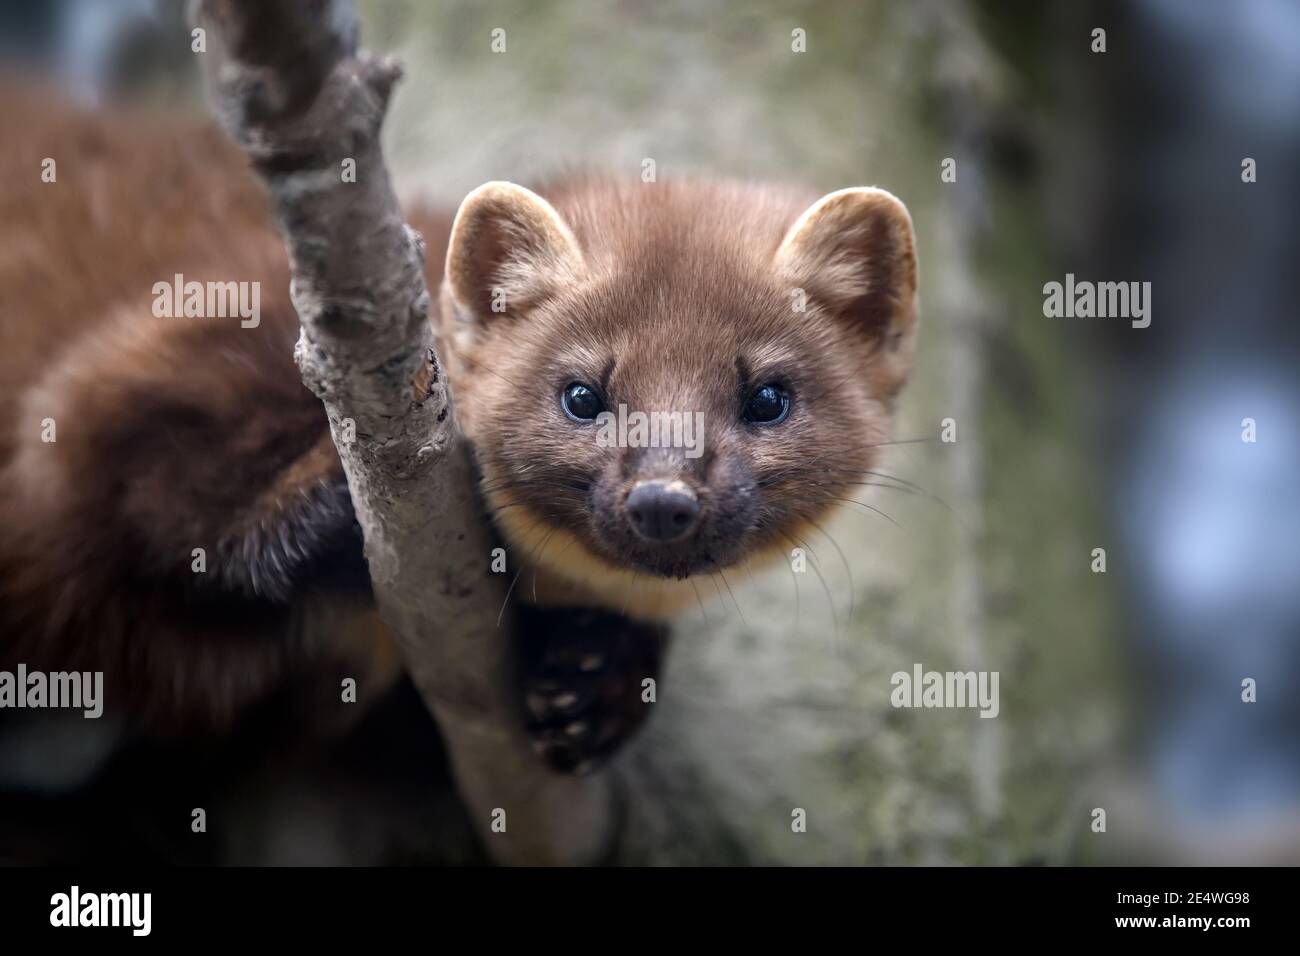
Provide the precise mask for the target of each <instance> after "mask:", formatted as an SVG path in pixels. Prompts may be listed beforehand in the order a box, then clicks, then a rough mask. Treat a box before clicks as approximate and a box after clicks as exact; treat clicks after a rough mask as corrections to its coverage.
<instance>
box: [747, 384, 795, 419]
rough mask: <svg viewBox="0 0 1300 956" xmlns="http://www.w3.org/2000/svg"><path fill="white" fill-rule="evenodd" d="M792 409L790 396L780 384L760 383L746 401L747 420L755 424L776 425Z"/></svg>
mask: <svg viewBox="0 0 1300 956" xmlns="http://www.w3.org/2000/svg"><path fill="white" fill-rule="evenodd" d="M789 411H790V396H789V395H787V394H786V393H785V389H783V388H782V387H781V386H780V385H760V386H759V387H758V388H756V389H754V392H753V394H751V395H750V396H749V401H747V402H746V403H745V410H744V412H743V413H742V414H743V415H744V417H745V421H747V422H753V423H754V424H755V425H775V424H776V423H777V422H780V421H783V420H784V419H785V416H786V415H787V414H788V413H789Z"/></svg>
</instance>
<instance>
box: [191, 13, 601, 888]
mask: <svg viewBox="0 0 1300 956" xmlns="http://www.w3.org/2000/svg"><path fill="white" fill-rule="evenodd" d="M196 23H197V24H198V25H199V26H202V27H203V28H204V29H205V30H206V31H207V41H208V53H207V54H206V55H205V56H204V59H205V61H206V62H205V63H204V72H205V75H206V79H207V84H208V89H209V95H210V98H211V99H212V101H213V104H214V107H215V110H216V112H217V114H218V116H219V117H220V118H221V120H222V122H223V124H224V125H225V127H226V129H227V130H229V132H230V133H231V134H232V135H233V136H234V138H235V139H236V140H237V141H238V142H239V143H240V144H241V145H242V146H243V148H244V149H245V150H246V151H247V153H248V155H249V157H250V158H251V160H252V162H253V165H254V167H255V168H256V169H257V171H258V172H259V174H260V175H261V177H262V179H263V181H264V182H265V184H266V187H267V190H268V192H269V193H270V197H271V202H272V206H273V208H274V210H275V214H276V217H277V220H278V222H279V224H280V228H281V231H282V233H283V235H284V239H285V242H286V244H287V246H288V249H289V255H290V258H291V264H292V272H293V283H292V286H291V295H292V298H293V303H294V306H295V308H296V309H297V311H298V316H299V318H300V320H301V323H302V334H301V337H300V339H299V341H298V346H297V350H296V358H297V361H298V367H299V369H300V370H301V371H302V376H303V381H304V382H306V383H307V385H308V386H309V387H310V388H311V389H312V390H313V391H314V392H315V393H316V394H317V395H318V396H319V397H320V398H321V400H322V401H323V402H324V404H325V409H326V411H327V413H328V415H329V420H330V429H331V432H332V434H333V436H334V442H335V444H336V445H337V446H338V449H339V454H340V455H341V457H342V459H343V467H344V470H345V471H346V473H347V479H348V487H349V488H350V489H351V492H352V501H353V504H354V506H355V508H356V513H357V519H358V521H359V522H360V524H361V528H362V531H363V533H364V535H365V542H366V557H367V559H368V561H369V564H370V575H371V579H372V581H373V583H374V591H375V596H376V600H377V601H378V604H379V610H380V613H381V614H382V615H383V617H384V620H385V621H386V622H387V623H388V625H389V626H390V627H391V628H392V629H393V631H394V632H395V633H396V635H397V638H398V641H399V643H400V644H401V646H402V649H403V653H404V655H405V658H406V663H407V666H408V669H409V670H410V672H411V675H412V677H413V679H414V681H415V684H416V686H417V687H418V688H419V690H420V692H421V694H422V695H423V697H424V700H425V702H426V704H427V705H428V707H429V709H430V710H431V711H432V713H433V715H434V717H435V719H436V720H437V722H438V725H439V727H440V728H441V730H442V733H443V736H444V738H445V740H446V743H447V747H448V750H449V752H450V754H451V759H452V764H453V771H454V773H455V775H456V779H457V786H458V788H459V790H460V793H461V796H462V798H463V799H464V800H465V802H466V804H467V806H468V808H469V812H470V814H471V816H472V817H473V819H474V821H475V823H476V825H477V826H478V827H479V828H480V832H481V833H482V834H483V836H484V841H485V843H486V845H487V847H488V850H489V851H490V852H491V853H492V854H493V855H494V856H495V858H496V859H498V860H501V861H503V862H526V863H582V862H589V861H592V860H594V859H595V858H597V857H598V856H599V855H600V854H601V853H602V852H603V850H604V848H605V847H606V845H607V844H608V842H609V839H610V836H611V831H612V829H613V820H612V813H611V809H610V807H611V801H610V793H609V787H610V783H609V779H610V778H609V777H607V776H606V775H604V774H598V775H596V776H593V777H587V778H579V777H564V776H558V775H555V774H552V773H551V772H550V771H548V770H547V769H546V768H545V767H544V766H543V765H542V763H541V761H540V760H538V759H537V758H536V757H535V756H534V754H533V752H532V749H531V746H530V744H529V741H528V739H527V737H526V735H525V733H524V718H523V715H522V713H521V712H520V703H519V701H518V694H517V692H516V690H515V688H516V686H517V685H516V682H515V675H514V666H515V661H514V653H513V648H512V641H511V639H510V635H511V628H512V617H511V615H510V612H509V609H508V608H507V610H506V614H505V616H504V617H503V618H502V620H501V622H500V624H498V614H499V612H500V609H501V607H502V604H503V602H504V601H505V600H506V594H505V588H504V586H503V582H502V581H501V576H499V575H494V574H492V573H491V571H490V568H489V554H490V549H491V547H492V539H491V536H490V532H489V528H488V525H487V522H486V519H485V518H484V516H483V507H482V503H481V501H480V498H479V495H478V491H477V487H476V484H475V476H474V472H473V467H472V464H471V460H470V456H469V453H468V448H467V447H466V442H465V440H464V438H463V437H462V435H461V433H460V430H459V428H458V427H457V424H456V417H455V415H454V412H453V406H452V396H451V395H450V393H449V391H448V382H447V379H446V376H445V375H444V374H443V373H442V370H441V366H440V364H439V361H438V356H437V353H436V345H435V341H434V337H433V332H432V327H431V325H430V323H429V319H428V311H429V306H430V298H429V293H428V290H427V289H426V288H425V282H424V272H423V268H422V265H423V255H424V247H423V242H422V241H421V239H420V237H419V236H418V234H417V233H415V232H414V231H413V230H411V229H410V228H409V227H407V226H406V225H405V223H404V222H403V220H402V215H401V210H400V208H399V207H398V205H397V200H396V198H395V197H394V195H393V191H392V188H391V186H390V184H389V180H388V171H387V169H386V167H385V164H384V157H383V153H382V151H381V148H380V142H379V132H380V127H381V125H382V123H383V119H384V113H385V110H386V107H387V102H388V96H389V93H390V91H391V90H392V87H393V84H394V83H395V82H396V80H397V79H398V77H399V74H400V71H399V69H398V67H397V65H396V64H395V63H394V62H393V61H392V60H389V59H387V58H382V57H373V56H371V55H369V54H367V53H365V52H364V51H359V50H358V47H357V42H358V41H357V36H358V30H357V26H356V20H355V17H354V15H353V12H352V8H351V4H350V3H349V2H347V0H200V2H199V3H198V8H197V16H196ZM349 159H350V160H354V161H355V164H356V165H355V169H356V175H355V181H354V182H352V181H345V177H344V176H343V175H342V170H343V163H344V161H345V160H349ZM268 414H274V410H273V409H268ZM347 420H351V421H352V422H355V435H356V439H355V441H348V440H347V435H348V431H349V429H348V428H346V427H345V426H346V423H347ZM497 808H500V809H502V810H505V811H506V831H505V832H504V833H497V832H493V831H492V829H491V823H492V813H493V811H494V810H495V809H497Z"/></svg>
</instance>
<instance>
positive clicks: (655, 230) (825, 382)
mask: <svg viewBox="0 0 1300 956" xmlns="http://www.w3.org/2000/svg"><path fill="white" fill-rule="evenodd" d="M546 194H547V198H543V197H542V196H540V195H538V194H536V193H533V192H531V191H529V190H527V189H524V188H523V187H520V186H516V185H513V184H511V183H502V182H494V183H487V184H486V185H484V186H481V187H479V188H478V189H476V190H474V192H472V193H471V194H470V195H469V196H468V197H467V198H466V199H465V201H464V203H463V204H462V205H461V208H460V211H459V213H458V215H457V217H456V222H455V225H454V227H453V230H452V235H451V240H450V245H449V247H448V254H447V268H446V276H445V282H444V286H443V295H442V307H443V315H444V328H443V332H444V337H445V344H444V350H445V351H446V352H448V353H449V354H448V359H449V363H448V364H449V369H450V372H451V376H452V386H453V396H454V398H455V401H456V411H457V414H458V415H459V416H460V420H461V422H462V425H463V427H464V429H465V431H466V434H467V435H468V436H469V438H470V440H471V441H472V443H473V444H474V447H475V450H476V453H477V457H478V461H479V463H480V468H481V470H482V475H483V482H484V490H485V493H486V496H487V498H488V501H489V502H490V504H491V506H492V509H493V512H494V514H495V517H496V520H497V522H498V524H499V526H500V528H501V529H502V532H503V534H504V536H505V537H506V539H507V541H508V543H510V545H511V546H512V552H513V554H514V558H515V560H516V562H518V563H521V564H523V565H524V566H528V567H534V568H541V569H543V571H544V572H545V573H546V574H548V575H551V576H553V577H555V578H558V579H560V580H562V581H568V582H570V583H572V584H575V585H576V586H577V588H578V590H579V591H580V592H583V593H587V594H591V595H592V596H595V597H597V598H599V597H601V596H602V595H604V596H606V597H608V598H609V599H611V600H613V601H618V600H620V593H621V592H625V591H626V590H627V589H629V588H632V589H638V588H639V589H641V590H642V591H646V590H647V589H648V591H649V592H652V593H655V592H657V593H658V594H659V595H660V596H661V597H662V595H663V594H666V593H668V592H669V591H671V590H672V586H671V585H669V584H666V583H665V582H671V581H673V580H675V579H682V578H687V577H689V576H693V575H703V574H710V573H715V572H718V571H719V570H725V569H727V568H730V567H732V566H735V565H739V564H744V563H746V562H748V561H750V560H752V559H754V558H755V557H757V556H759V555H772V554H775V553H785V552H789V551H790V550H791V549H792V548H794V547H796V546H797V545H796V541H797V540H798V536H799V534H800V532H801V531H803V530H805V529H806V527H807V525H809V524H810V523H813V522H817V521H818V520H820V518H821V517H822V516H823V515H824V514H825V513H826V512H828V511H830V510H831V509H833V508H834V507H836V506H837V505H838V504H839V503H840V502H841V501H842V500H844V499H847V498H852V497H853V495H854V492H855V490H856V486H857V483H859V482H861V481H862V480H863V479H864V477H865V472H867V471H868V470H869V469H870V468H871V467H872V464H873V462H874V461H875V460H876V458H877V456H878V452H879V450H880V447H881V445H882V444H883V443H885V442H886V441H887V440H888V437H889V434H890V428H891V418H892V414H893V405H894V399H895V396H896V395H897V393H898V390H899V389H900V388H901V386H902V385H903V382H904V380H905V378H906V376H907V372H908V369H909V366H910V365H911V359H912V352H913V345H914V339H915V333H916V326H917V308H916V285H917V266H916V252H915V245H914V240H913V235H912V224H911V219H910V217H909V216H908V213H907V210H906V208H905V207H904V206H903V204H902V203H901V202H899V201H898V200H897V199H896V198H894V197H893V196H892V195H890V194H889V193H887V192H884V191H882V190H879V189H868V188H859V189H844V190H840V191H838V192H833V193H830V194H829V195H827V196H824V197H822V198H821V199H819V200H817V201H816V202H812V203H811V204H810V203H809V200H810V199H811V198H812V197H810V196H801V195H798V194H795V193H792V192H787V191H784V190H780V189H773V188H769V187H760V186H753V185H743V184H719V183H699V182H670V183H644V184H642V183H631V184H614V183H610V182H599V181H597V182H592V181H581V182H577V183H571V184H567V185H565V186H563V187H561V188H559V189H556V190H548V191H546ZM656 582H657V583H656ZM621 599H622V600H626V599H627V595H626V593H623V594H622V597H621ZM649 603H650V604H651V605H656V606H657V608H656V609H663V610H671V605H672V604H673V603H675V602H673V601H663V600H659V601H657V602H656V601H655V600H652V601H650V602H649ZM645 604H646V602H645V601H640V602H638V601H633V606H634V607H636V606H638V605H645Z"/></svg>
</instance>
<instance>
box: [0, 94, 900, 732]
mask: <svg viewBox="0 0 1300 956" xmlns="http://www.w3.org/2000/svg"><path fill="white" fill-rule="evenodd" d="M0 114H3V116H4V117H5V119H4V122H5V124H6V125H7V126H8V127H9V128H10V129H11V130H12V131H14V133H13V135H10V136H9V137H7V138H8V139H9V143H10V145H9V146H8V147H7V148H6V150H5V151H4V152H3V153H2V154H0V175H2V176H3V186H0V189H2V190H3V192H0V221H3V222H4V223H5V227H4V228H5V232H6V235H5V239H4V242H3V245H2V246H0V338H2V341H0V402H2V403H3V408H4V413H5V414H4V418H3V426H4V429H3V432H2V433H0V528H2V529H3V539H0V609H2V610H0V615H2V616H0V656H3V659H4V660H6V661H17V660H22V661H25V662H26V663H27V664H28V665H29V667H33V668H40V667H44V668H47V669H70V668H76V669H83V670H102V671H104V673H105V679H106V684H107V687H108V688H109V690H108V699H109V701H110V703H117V704H119V705H121V706H124V707H125V708H126V709H128V710H129V711H131V712H132V713H134V714H136V715H137V716H138V717H141V718H145V719H147V718H152V719H154V720H155V721H157V722H162V723H166V724H176V723H178V722H180V723H185V722H191V721H192V722H199V723H207V724H211V723H216V724H221V723H225V722H228V721H230V720H232V719H234V718H235V717H236V716H238V714H239V713H240V712H241V711H242V710H243V709H245V708H247V707H248V706H250V705H252V704H254V703H256V702H257V701H259V700H262V699H265V698H266V697H267V696H268V695H272V694H274V693H276V692H278V691H279V690H281V689H283V688H284V687H285V686H286V685H287V684H290V683H301V682H303V681H307V682H310V681H312V680H316V679H319V680H322V681H323V680H324V677H323V675H324V674H326V673H328V674H332V675H334V677H337V676H338V675H345V676H354V677H355V676H358V675H362V677H363V679H364V675H367V674H372V675H374V676H375V679H376V680H379V679H381V678H382V677H383V675H387V674H391V673H392V671H393V669H394V667H395V659H394V658H393V656H392V653H391V650H389V649H388V648H387V642H386V639H385V637H384V633H383V629H382V626H381V625H379V623H378V622H377V620H376V619H375V616H374V614H373V611H372V610H371V609H370V606H369V602H368V596H367V580H366V576H365V570H364V564H363V562H362V560H361V557H360V541H359V533H358V529H357V528H356V525H355V521H354V518H353V515H352V511H351V505H350V502H349V500H348V496H347V488H346V483H345V482H344V480H343V475H342V471H341V468H340V466H339V462H338V458H337V455H336V453H335V450H334V447H333V445H332V443H331V439H330V436H329V432H328V427H327V423H326V420H325V415H324V413H323V410H322V409H321V407H320V404H319V402H318V401H317V400H316V399H315V397H314V396H312V395H311V394H310V393H309V392H308V391H307V390H306V389H305V388H304V387H303V386H302V385H301V384H300V381H299V377H298V373H297V369H296V368H295V366H294V363H293V358H292V351H293V343H294V340H295V339H296V337H297V318H296V316H295V314H294V312H293V309H292V307H291V305H290V301H289V296H288V286H289V270H288V263H287V260H286V255H285V252H284V250H283V247H282V245H281V243H280V240H279V238H278V236H277V234H276V232H275V230H274V228H273V225H272V223H271V221H270V218H269V213H268V209H267V204H266V202H265V199H264V197H263V196H262V193H261V190H260V187H259V185H258V184H257V182H256V180H255V178H254V177H253V176H252V174H251V173H250V172H249V171H248V170H247V168H246V163H245V160H244V158H243V157H242V155H241V154H240V153H239V152H238V150H237V149H236V147H234V146H233V145H232V144H230V143H229V142H228V141H226V139H225V138H224V137H223V136H222V135H221V134H220V133H219V132H218V131H216V130H215V129H213V128H211V127H208V126H206V125H201V124H185V123H180V122H177V121H175V120H163V119H150V118H141V117H135V116H122V115H117V114H110V115H93V114H87V113H81V112H78V111H75V110H71V109H67V108H62V107H59V108H56V107H54V106H52V104H51V102H50V101H49V100H48V99H44V98H37V97H32V96H28V95H6V96H5V97H4V98H3V101H2V102H0ZM45 158H52V159H54V160H55V162H56V164H57V167H56V168H57V174H56V177H55V179H54V181H53V182H43V181H42V179H41V172H42V161H43V160H44V159H45ZM541 193H542V195H538V194H535V193H532V192H530V191H528V190H525V189H522V188H521V187H517V186H512V185H510V184H489V185H488V186H485V187H482V188H481V189H479V190H476V191H475V193H473V194H471V196H470V197H469V198H468V199H467V200H466V202H465V203H464V204H463V205H462V207H461V210H460V212H459V214H458V216H457V217H456V219H455V221H454V223H453V220H452V217H451V216H445V215H438V214H430V213H425V212H419V211H415V212H413V213H412V215H411V220H412V224H413V225H414V226H415V227H416V228H417V229H419V230H420V231H421V233H422V234H423V235H424V237H425V241H426V249H427V253H426V257H427V267H428V268H427V273H428V274H427V279H428V283H429V286H430V289H431V290H438V289H441V295H439V296H435V301H436V302H438V303H439V304H438V307H437V310H436V311H437V314H436V315H434V316H432V320H433V321H434V322H435V327H436V329H437V330H438V332H439V350H440V353H441V354H442V356H443V359H444V362H445V364H446V366H447V368H448V374H449V375H450V376H451V381H452V394H453V399H454V401H455V406H456V413H457V415H458V417H459V420H460V422H461V425H462V427H463V429H464V430H465V432H466V434H467V436H468V437H469V439H470V441H471V443H472V446H473V448H474V450H475V453H476V457H477V460H478V462H479V465H480V469H481V472H482V476H483V482H484V494H485V500H486V502H487V503H488V506H489V511H490V513H491V515H492V517H493V519H494V521H495V522H496V525H497V527H498V528H499V530H500V532H501V534H502V537H503V539H504V542H505V544H506V546H507V549H508V551H509V552H510V553H511V555H512V556H513V560H512V563H511V566H510V567H511V570H512V571H514V570H515V569H518V570H519V571H520V573H522V574H524V575H526V577H524V578H523V582H522V583H521V584H520V585H519V587H518V591H517V593H516V597H519V598H522V599H524V600H526V601H537V602H539V603H543V604H559V605H573V606H591V607H595V608H598V609H603V610H605V611H608V612H616V613H627V614H629V615H631V616H633V617H637V618H643V619H649V620H659V619H663V618H664V617H666V616H668V615H670V614H671V613H673V611H675V610H676V609H677V608H678V607H680V606H681V605H682V604H683V603H686V602H688V601H689V602H691V603H693V602H694V601H695V600H696V599H697V595H698V588H697V584H696V579H698V578H700V577H704V576H711V575H717V576H719V577H722V576H725V575H726V573H727V571H728V570H730V569H743V568H744V567H746V566H747V565H748V564H749V563H751V562H753V561H756V560H760V559H768V558H770V557H771V556H772V555H773V554H780V553H783V552H786V551H788V550H789V549H790V548H791V547H793V546H794V541H795V540H796V539H797V537H798V533H799V531H800V529H801V528H802V527H803V526H804V525H805V524H808V523H815V522H816V521H817V520H819V518H820V517H821V516H822V515H823V514H824V513H825V512H827V511H828V510H830V509H832V508H833V507H834V506H835V501H836V500H837V499H838V498H842V497H846V496H847V494H846V491H845V489H847V488H848V487H850V486H851V485H852V484H853V483H854V482H855V481H859V480H861V478H862V475H863V473H864V472H865V471H866V470H867V469H868V468H870V466H871V463H872V462H873V461H874V459H875V451H874V449H876V448H877V447H878V446H879V445H880V444H882V443H883V442H884V441H885V440H886V439H887V437H888V433H889V428H890V425H891V418H892V409H893V400H894V396H895V395H896V393H897V391H898V389H899V388H900V387H901V386H902V384H903V381H904V379H905V377H906V373H907V370H908V366H909V364H910V356H911V350H912V347H913V337H914V334H915V326H916V310H915V301H914V296H915V287H916V265H915V255H914V251H913V245H912V236H911V226H910V222H909V221H908V220H907V216H906V212H905V210H903V208H902V206H901V204H899V203H898V202H897V200H894V199H893V197H889V196H888V194H885V193H881V192H879V191H877V190H846V191H842V192H840V193H834V194H831V195H830V196H828V197H825V198H824V199H822V200H821V201H820V202H817V203H811V200H812V199H814V198H815V196H810V195H806V194H803V193H801V192H798V191H794V190H785V189H773V188H767V187H756V186H749V185H739V184H719V183H686V182H683V183H664V184H646V183H641V182H639V181H633V182H630V183H616V182H613V181H610V180H598V179H580V180H573V181H569V182H565V183H561V184H559V185H558V186H556V187H555V188H552V189H549V190H542V191H541ZM543 197H545V198H543ZM449 252H450V254H449ZM444 262H446V263H447V275H446V281H445V282H444V275H443V272H444V268H443V266H444ZM177 274H180V275H183V277H184V279H185V280H186V281H197V282H206V281H216V282H230V281H234V282H238V283H252V282H257V283H260V304H261V309H260V316H259V319H258V321H257V323H256V325H255V326H253V327H248V326H247V324H246V323H245V324H241V322H240V320H239V318H238V317H189V318H185V317H174V318H168V317H159V316H158V315H156V314H155V310H154V309H153V307H152V306H153V303H154V299H155V294H154V291H153V290H154V287H155V285H156V284H157V283H159V282H164V283H168V284H170V283H171V282H172V280H173V277H174V276H176V275H177ZM620 405H621V406H625V407H627V408H633V409H640V410H645V411H654V410H677V411H680V412H684V413H687V414H699V415H700V416H701V419H700V420H701V421H702V422H703V443H702V451H701V454H700V455H699V456H698V457H687V456H686V455H684V454H683V453H682V449H680V448H662V447H656V448H645V447H615V448H610V447H605V446H604V445H601V444H600V443H598V442H596V441H594V440H593V432H594V429H593V427H592V426H593V423H594V420H595V418H594V414H590V413H596V412H597V411H601V412H603V411H609V412H611V413H612V412H613V411H614V410H615V409H616V408H617V407H618V406H620ZM777 413H779V414H777ZM51 424H52V426H53V431H52V432H51V430H50V427H49V426H50V425H51ZM51 437H52V438H53V439H54V440H53V441H50V440H49V439H50V438H51ZM196 549H201V553H202V555H203V560H202V562H201V563H202V565H203V570H197V569H196V568H197V565H196V563H195V562H196V561H197V560H198V559H197V558H196V553H197V552H196ZM467 559H472V557H467ZM482 560H484V561H489V560H491V557H490V556H489V555H484V556H482ZM743 573H744V572H743V570H742V571H741V574H742V575H743ZM340 609H342V610H340ZM325 683H327V684H328V685H329V686H331V687H333V688H335V689H337V687H338V682H337V680H331V681H325Z"/></svg>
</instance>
